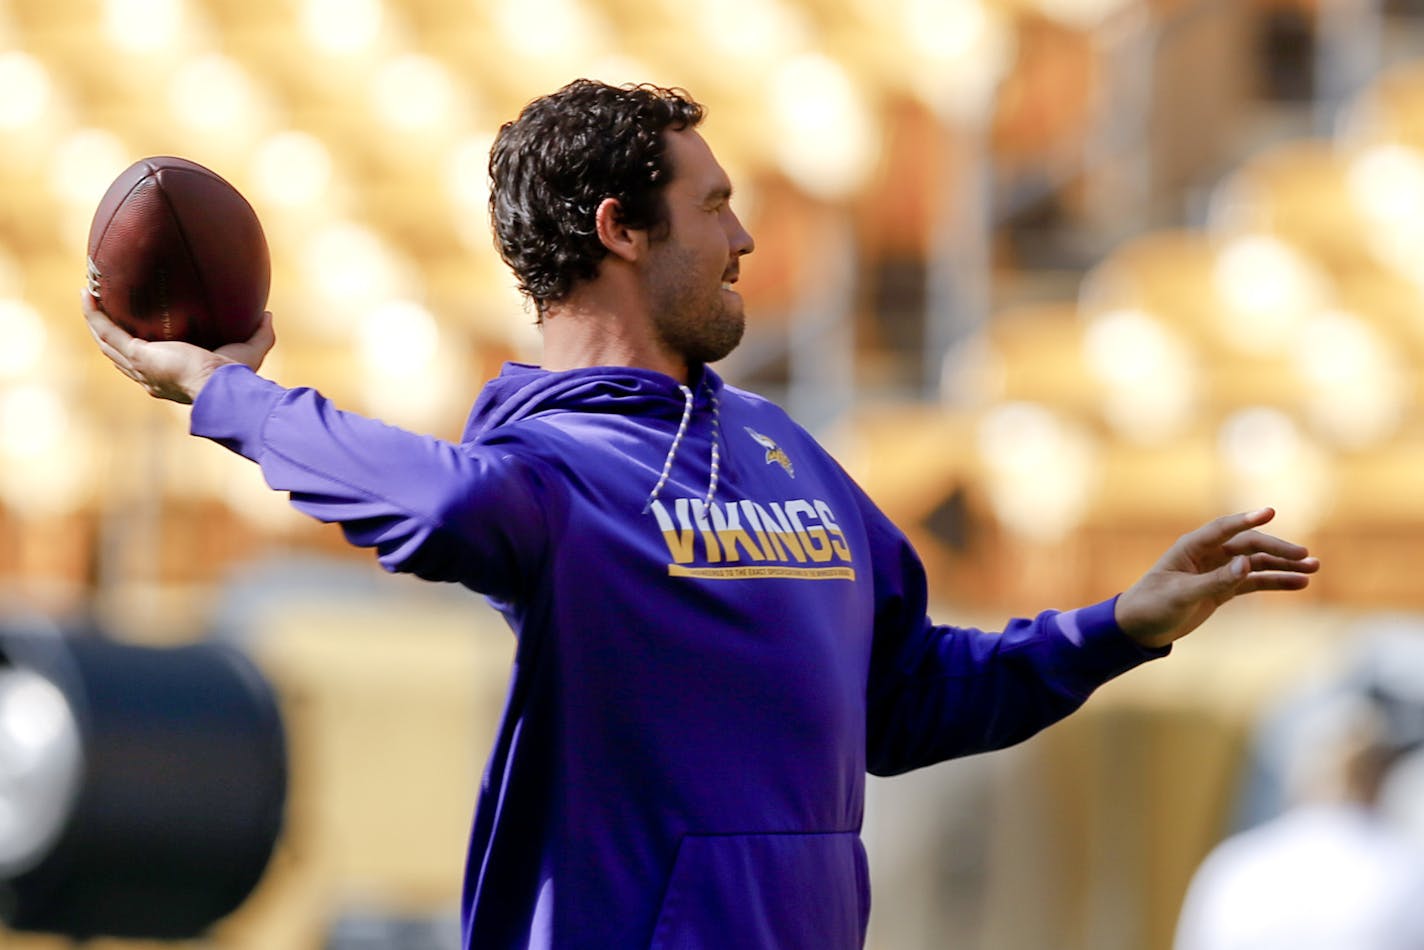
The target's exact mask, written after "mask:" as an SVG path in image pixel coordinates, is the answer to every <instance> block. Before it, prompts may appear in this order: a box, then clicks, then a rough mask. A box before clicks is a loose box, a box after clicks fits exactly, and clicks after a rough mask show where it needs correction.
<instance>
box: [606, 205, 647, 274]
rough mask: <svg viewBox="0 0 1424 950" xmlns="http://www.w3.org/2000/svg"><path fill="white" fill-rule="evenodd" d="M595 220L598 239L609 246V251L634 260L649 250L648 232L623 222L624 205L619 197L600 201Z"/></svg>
mask: <svg viewBox="0 0 1424 950" xmlns="http://www.w3.org/2000/svg"><path fill="white" fill-rule="evenodd" d="M593 222H594V228H595V229H596V230H597V231H598V240H599V241H601V242H602V243H603V246H604V247H606V248H608V253H610V254H614V255H616V256H618V257H620V258H622V259H623V260H625V261H629V262H633V261H636V260H638V259H639V258H641V257H642V256H643V253H644V252H645V251H646V250H647V247H648V232H647V231H645V230H642V229H639V228H630V227H628V225H626V224H625V223H623V205H622V204H621V203H620V202H619V201H618V199H617V198H604V199H603V200H602V201H600V202H599V203H598V210H597V211H595V212H594V214H593Z"/></svg>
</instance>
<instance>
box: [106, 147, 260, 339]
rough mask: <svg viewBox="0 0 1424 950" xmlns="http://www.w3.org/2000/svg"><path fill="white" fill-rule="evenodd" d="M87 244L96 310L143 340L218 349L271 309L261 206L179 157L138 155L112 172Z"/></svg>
mask: <svg viewBox="0 0 1424 950" xmlns="http://www.w3.org/2000/svg"><path fill="white" fill-rule="evenodd" d="M88 251H89V262H88V264H89V269H88V285H89V291H90V293H92V294H93V295H94V296H95V297H96V298H97V300H98V302H99V307H100V309H102V310H103V311H104V313H106V314H108V316H109V319H111V320H113V321H114V322H115V323H117V324H118V325H119V326H121V327H123V328H124V329H125V330H127V331H128V332H129V333H132V334H133V335H134V336H137V337H142V338H143V339H145V340H182V341H185V342H188V343H193V344H196V345H198V346H201V347H204V348H206V349H210V350H211V349H216V348H218V347H219V346H222V345H224V344H227V343H236V342H241V341H243V340H246V339H248V338H249V337H250V336H252V334H253V332H254V331H255V330H256V329H257V327H258V324H259V323H260V322H261V320H262V312H263V310H265V309H266V306H267V294H268V291H269V290H270V289H271V283H272V262H271V258H270V256H269V254H268V250H267V238H266V236H265V235H264V234H263V233H262V224H261V222H259V221H258V219H257V213H256V212H255V211H253V210H252V206H251V205H250V204H248V202H247V199H246V198H244V197H243V196H242V194H241V193H240V192H238V190H237V189H236V188H234V187H233V186H232V185H231V184H229V183H228V182H227V181H226V180H225V179H223V178H222V177H221V176H220V175H218V174H217V173H216V172H214V171H212V170H211V169H208V168H205V167H203V166H202V165H199V164H198V163H196V162H191V161H188V160H187V159H184V158H174V157H171V156H156V157H153V158H145V159H141V160H139V161H137V162H135V163H134V164H132V165H130V166H129V167H128V168H127V169H125V170H124V172H123V173H122V174H120V175H119V177H118V178H116V179H114V183H113V184H111V185H110V186H109V189H108V191H106V192H105V193H104V197H103V198H102V199H100V201H99V207H98V209H97V210H96V211H95V212H94V220H93V223H92V224H91V225H90V227H89V247H88Z"/></svg>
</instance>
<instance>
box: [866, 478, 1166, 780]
mask: <svg viewBox="0 0 1424 950" xmlns="http://www.w3.org/2000/svg"><path fill="white" fill-rule="evenodd" d="M865 505H866V507H867V508H868V509H869V510H867V516H866V517H867V522H866V523H867V527H868V531H869V533H870V537H871V544H872V555H873V557H872V560H873V565H874V583H875V639H874V644H873V646H872V650H871V661H870V678H869V684H868V692H867V706H868V713H867V716H868V721H867V733H866V743H867V748H866V762H867V768H868V769H869V771H870V772H872V773H874V774H876V775H894V774H898V773H900V772H906V771H909V770H910V769H915V768H919V767H921V766H924V765H930V764H933V763H935V762H940V761H943V760H944V759H949V758H954V757H956V756H962V755H970V754H973V753H976V752H986V751H989V750H991V749H999V748H1003V747H1005V746H1009V745H1013V744H1014V743H1016V742H1020V741H1022V740H1024V739H1027V738H1028V737H1029V736H1032V735H1033V734H1035V733H1036V732H1038V731H1039V730H1041V729H1043V728H1044V727H1046V726H1049V725H1051V724H1052V723H1054V722H1057V721H1058V720H1059V719H1062V718H1063V717H1064V716H1066V715H1068V714H1069V713H1071V712H1072V711H1074V710H1075V709H1077V708H1078V707H1079V706H1081V705H1082V704H1083V703H1084V701H1086V700H1087V698H1088V696H1089V695H1090V694H1091V693H1092V692H1093V690H1094V689H1096V688H1097V687H1098V686H1100V685H1102V684H1103V683H1105V682H1107V681H1108V680H1110V679H1112V678H1113V677H1115V676H1117V675H1118V674H1119V673H1123V672H1125V671H1126V670H1128V669H1131V668H1132V667H1134V666H1137V665H1139V664H1141V663H1143V662H1145V661H1147V660H1150V659H1153V658H1155V657H1158V656H1163V655H1165V654H1166V653H1167V652H1169V650H1170V648H1164V649H1161V650H1150V649H1146V648H1143V647H1140V646H1138V645H1137V644H1136V643H1134V642H1133V641H1132V640H1130V639H1129V638H1128V637H1127V636H1126V635H1125V634H1123V633H1122V631H1121V630H1119V629H1118V626H1117V623H1116V622H1115V621H1114V619H1113V606H1114V604H1115V602H1116V598H1114V599H1113V600H1108V601H1104V602H1103V603H1099V604H1094V605H1093V606H1090V607H1084V608H1081V609H1079V610H1072V611H1067V612H1059V611H1045V612H1044V613H1041V614H1039V615H1038V616H1037V617H1035V618H1033V619H1032V620H1013V621H1011V622H1010V623H1009V625H1008V626H1007V627H1006V628H1005V629H1004V631H1003V632H1002V633H988V632H984V631H981V630H975V629H972V628H961V627H951V626H937V625H935V624H933V623H932V622H931V621H930V619H929V617H928V616H927V603H928V589H927V585H926V579H925V570H924V566H923V564H922V563H921V561H920V559H919V556H918V555H917V554H916V553H915V551H914V550H913V548H912V547H911V545H910V543H909V541H908V539H906V538H905V536H904V535H903V534H902V533H901V532H900V531H899V530H898V529H897V528H895V527H894V525H892V524H891V523H890V522H889V520H888V519H886V518H885V516H884V515H883V514H881V513H880V512H879V511H878V510H875V509H874V508H873V506H871V505H870V503H869V502H868V501H866V502H865Z"/></svg>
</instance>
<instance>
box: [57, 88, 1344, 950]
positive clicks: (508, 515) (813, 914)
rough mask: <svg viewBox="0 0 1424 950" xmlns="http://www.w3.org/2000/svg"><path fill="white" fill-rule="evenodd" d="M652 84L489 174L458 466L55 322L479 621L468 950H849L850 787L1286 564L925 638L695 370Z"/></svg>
mask: <svg viewBox="0 0 1424 950" xmlns="http://www.w3.org/2000/svg"><path fill="white" fill-rule="evenodd" d="M701 118H702V109H701V107H700V106H698V105H697V104H696V103H694V102H692V101H691V100H690V99H688V98H687V97H686V96H685V95H684V94H682V93H680V92H678V91H674V90H667V89H659V88H655V87H648V86H643V87H636V88H634V87H625V88H621V89H619V88H614V87H610V86H606V85H603V84H600V83H593V82H586V81H579V82H575V83H573V84H571V85H569V86H567V87H565V88H564V89H562V90H560V91H558V92H557V93H554V94H552V95H550V96H546V97H544V98H541V99H538V100H536V101H534V102H532V103H530V104H529V105H528V106H527V107H526V108H525V109H524V111H523V112H522V113H521V114H520V116H519V118H518V119H517V120H516V121H514V122H512V123H509V124H507V125H506V126H505V127H504V128H503V129H502V130H501V132H500V134H499V137H498V138H497V140H496V142H495V145H494V148H493V151H492V155H491V160H490V171H491V177H492V193H491V199H490V205H491V211H492V215H493V218H494V227H495V234H496V239H497V243H498V245H499V248H500V251H501V253H502V255H503V256H504V258H505V260H506V261H507V262H508V263H509V264H510V266H511V267H512V268H513V270H514V272H515V274H516V276H517V277H518V279H519V282H520V286H521V288H522V289H523V290H524V291H525V293H527V294H528V295H529V296H530V297H531V298H532V299H533V301H534V303H535V306H536V309H537V312H538V315H539V322H540V324H541V326H542V328H543V360H542V365H541V366H540V367H533V366H523V365H510V366H507V367H506V368H505V369H504V371H503V372H502V373H501V375H500V376H499V378H497V379H495V380H494V381H492V382H491V383H489V384H488V385H487V386H486V388H485V390H484V392H483V393H482V394H481V396H480V398H479V400H478V401H477V403H476V405H475V408H474V411H473V413H472V416H471V419H470V424H469V426H468V429H467V431H466V436H465V439H464V440H463V441H462V443H461V444H459V445H454V444H449V443H446V442H441V441H438V440H435V439H431V438H427V437H422V436H417V435H414V434H410V433H406V432H403V431H400V430H397V429H392V428H389V427H386V426H383V425H381V424H379V423H377V422H374V421H371V420H368V419H365V418H362V417H360V416H356V415H352V414H349V413H344V412H339V411H338V410H336V409H334V408H332V407H331V406H330V405H329V404H328V403H327V402H326V400H324V399H323V398H322V397H321V396H320V395H319V394H317V393H315V392H312V391H310V390H305V389H294V390H288V389H284V388H282V387H280V386H277V385H275V384H273V383H271V382H269V381H266V380H264V379H262V378H261V377H259V376H257V375H256V374H255V372H254V371H255V369H256V368H257V367H258V366H259V365H260V363H261V361H262V358H263V356H264V355H265V353H266V352H267V351H268V349H270V347H271V346H272V345H273V339H274V338H273V332H272V328H271V323H270V318H269V319H268V320H267V321H266V322H264V323H263V325H262V327H261V329H260V330H259V331H258V332H257V333H256V335H254V337H253V338H252V339H251V340H250V341H248V342H246V343H243V344H238V345H235V346H228V347H224V348H222V349H221V350H219V351H217V352H216V353H209V352H206V351H203V350H199V349H196V348H194V347H191V346H187V345H185V344H172V343H144V342H142V341H138V340H135V339H133V338H131V337H129V336H128V335H127V334H125V333H123V332H122V331H120V330H119V329H118V328H117V327H115V326H114V325H113V324H112V323H111V322H109V321H108V320H107V319H106V318H105V317H104V316H103V314H102V313H101V312H99V310H98V309H97V308H96V306H95V305H94V303H93V301H89V300H87V299H86V302H85V305H84V306H85V310H86V315H87V318H88V320H89V321H90V325H91V327H92V329H93V331H94V334H95V336H96V338H97V339H98V341H99V344H100V346H101V348H102V350H103V352H104V353H105V354H106V355H107V356H108V357H109V358H110V359H111V360H112V361H113V362H114V363H115V364H116V365H117V366H118V367H119V369H120V370H121V371H123V372H124V373H126V374H127V375H128V376H130V377H132V378H133V379H134V380H136V381H137V382H139V383H140V384H142V385H143V386H144V387H145V388H146V389H147V390H148V391H149V392H150V393H152V394H153V395H156V396H159V397H161V398H165V399H172V400H175V401H178V402H192V403H193V411H192V432H193V433H194V434H196V435H200V436H205V437H207V438H210V439H214V440H216V441H218V442H220V443H222V444H224V445H226V446H228V447H229V448H231V449H232V450H234V451H237V452H239V453H241V454H243V455H244V456H246V457H248V458H250V459H252V460H254V461H256V462H258V463H259V464H260V465H261V466H262V470H263V474H264V475H265V477H266V478H267V480H268V483H269V484H270V485H271V486H272V487H273V488H275V489H279V490H284V491H288V492H290V493H291V499H292V503H293V504H294V505H296V506H297V507H298V508H299V509H301V510H302V511H305V512H307V513H308V514H310V515H312V516H314V517H316V518H319V519H322V520H325V521H334V522H338V523H340V524H341V525H342V527H343V529H344V530H345V532H346V534H347V536H348V538H349V539H350V540H351V541H352V542H353V543H354V544H358V545H367V546H370V547H373V548H375V549H376V551H377V553H378V555H379V558H380V561H381V563H382V564H383V565H384V566H385V567H386V568H387V569H389V570H394V571H409V572H412V573H415V574H418V575H420V576H422V577H426V578H429V579H433V580H448V581H456V582H459V583H462V584H464V585H466V586H468V587H470V588H471V589H473V590H475V591H478V592H481V593H483V594H485V595H486V596H488V597H489V598H490V600H491V601H492V602H493V603H494V604H495V605H496V606H497V607H498V608H499V609H500V610H501V611H503V613H504V614H505V616H506V617H507V618H508V620H509V623H510V625H511V627H512V628H513V629H514V631H515V633H516V634H517V636H518V645H517V650H516V655H515V663H514V672H513V677H512V682H511V686H510V692H509V698H508V705H507V708H506V712H505V716H504V721H503V722H502V724H501V728H500V731H499V734H498V737H497V739H496V743H495V748H494V750H493V754H492V757H491V759H490V762H489V766H488V770H487V772H486V775H485V780H484V783H483V787H482V790H481V794H480V800H479V804H478V808H477V811H476V815H475V820H474V829H473V832H472V837H471V843H470V851H469V858H468V864H467V874H466V887H465V899H464V925H465V940H466V945H467V946H469V947H500V948H503V947H600V948H602V947H640V948H641V947H650V946H652V947H717V948H732V947H735V948H761V947H766V948H772V947H775V948H793V950H794V948H802V950H836V948H853V947H858V946H860V945H861V944H862V943H863V941H864V934H865V927H866V923H867V920H868V915H869V893H868V887H867V870H866V864H865V853H864V851H863V849H862V847H861V844H860V840H859V834H858V833H859V829H860V824H861V815H862V805H863V795H864V784H865V773H866V771H867V769H868V770H870V771H873V772H876V773H879V774H891V773H896V772H902V771H906V770H909V769H912V768H916V767H918V766H921V765H927V764H930V763H932V762H937V761H940V760H942V759H945V758H949V757H951V756H956V755H964V754H968V753H972V752H979V751H983V750H987V749H993V748H998V747H1001V746H1005V745H1008V744H1010V743H1014V742H1017V741H1019V740H1021V739H1024V738H1025V737H1027V736H1029V735H1031V734H1033V733H1034V732H1036V731H1037V730H1039V729H1041V728H1042V727H1044V726H1045V725H1047V724H1049V723H1051V722H1053V721H1055V720H1057V719H1059V718H1061V717H1062V716H1064V715H1066V714H1067V713H1068V712H1070V711H1071V710H1073V709H1075V708H1077V706H1079V705H1080V704H1081V703H1082V702H1083V701H1084V700H1085V699H1086V698H1087V696H1088V694H1089V693H1090V692H1091V691H1092V690H1093V689H1094V688H1095V687H1096V686H1098V685H1099V684H1101V683H1102V682H1104V681H1106V680H1107V679H1109V678H1111V677H1112V676H1115V675H1116V674H1118V673H1120V672H1122V671H1124V670H1126V669H1128V668H1129V667H1132V666H1134V665H1136V664H1138V663H1141V662H1143V661H1144V660H1146V659H1148V658H1151V657H1154V656H1158V655H1161V654H1162V653H1165V652H1166V648H1167V645H1168V644H1170V643H1171V642H1172V641H1173V640H1175V639H1176V638H1178V637H1180V636H1182V635H1183V634H1185V633H1187V632H1188V631H1189V630H1191V629H1192V628H1194V627H1195V626H1197V625H1198V624H1199V623H1201V622H1202V621H1203V620H1205V619H1206V618H1207V617H1208V616H1209V615H1210V614H1211V613H1212V611H1214V610H1215V609H1216V607H1217V606H1219V605H1220V604H1222V603H1224V602H1225V601H1227V600H1229V599H1231V598H1232V597H1233V596H1236V595H1237V594H1242V593H1246V592H1250V591H1257V590H1296V589H1300V588H1302V587H1304V586H1305V585H1306V582H1307V576H1306V575H1308V574H1309V573H1311V572H1313V571H1314V570H1316V568H1317V567H1318V562H1317V561H1316V560H1315V559H1314V558H1309V557H1307V556H1306V551H1305V549H1304V548H1302V547H1300V546H1298V545H1295V544H1290V543H1287V542H1285V541H1281V540H1279V539H1276V538H1273V537H1270V536H1268V535H1265V534H1263V533H1260V532H1258V531H1256V530H1255V529H1256V528H1257V527H1259V526H1260V525H1262V524H1264V523H1265V522H1266V521H1268V520H1269V519H1270V518H1271V512H1270V511H1269V509H1266V510H1262V511H1257V512H1253V513H1250V514H1243V515H1234V516H1230V517H1227V518H1222V519H1220V520H1218V521H1216V522H1213V523H1212V524H1210V525H1207V526H1206V527H1204V528H1202V529H1199V530H1198V531H1196V532H1194V533H1192V534H1189V535H1187V536H1185V537H1184V538H1183V539H1181V540H1180V541H1179V542H1178V543H1177V544H1176V545H1175V546H1173V548H1172V549H1171V550H1170V551H1169V552H1168V553H1167V554H1166V556H1165V557H1164V558H1163V559H1162V561H1160V562H1159V563H1158V565H1157V566H1156V567H1154V568H1153V569H1152V570H1151V571H1149V572H1148V573H1147V575H1145V576H1144V577H1143V578H1142V579H1141V580H1140V581H1138V583H1137V584H1135V585H1134V586H1133V587H1132V588H1131V589H1129V590H1128V591H1127V592H1126V593H1124V594H1122V595H1121V596H1119V597H1117V598H1114V599H1113V600H1111V601H1107V602H1105V603H1102V604H1097V605H1094V606H1091V607H1087V608H1084V609H1081V610H1077V611H1072V612H1067V613H1057V612H1046V613H1044V614H1041V615H1040V616H1039V617H1038V618H1037V619H1035V620H1031V621H1027V620H1022V621H1014V622H1013V623H1012V624H1011V625H1010V626H1009V628H1008V629H1007V630H1006V631H1004V632H1003V633H1002V634H993V635H990V634H985V633H981V632H979V631H976V630H961V629H955V628H950V627H935V626H932V625H931V623H930V621H929V619H928V618H927V617H926V615H925V611H926V600H927V591H926V581H925V575H924V571H923V570H922V568H921V566H920V563H919V560H918V558H917V557H916V556H915V554H914V552H913V550H911V548H910V545H909V544H908V543H907V542H906V540H905V538H904V536H903V535H902V534H901V533H900V532H899V531H898V530H897V529H896V528H895V527H894V526H893V525H892V524H890V522H889V521H887V520H886V519H885V517H884V516H883V515H882V514H881V513H880V512H879V511H877V510H876V508H875V506H874V505H873V504H872V503H871V502H870V501H869V500H868V499H867V498H866V497H865V496H864V495H863V494H862V493H861V491H860V490H859V489H858V488H857V486H856V485H855V484H854V483H853V482H852V481H851V480H850V478H848V477H847V476H846V475H845V473H844V472H843V471H842V470H841V469H840V468H839V466H837V464H836V463H835V462H834V461H833V460H832V459H831V458H830V457H829V456H828V455H827V454H826V453H825V452H824V450H822V449H821V448H820V446H818V445H817V444H816V442H815V441H814V440H812V438H811V437H810V436H809V435H808V434H807V433H806V432H804V431H803V430H801V429H800V428H799V427H797V426H796V425H795V424H794V423H793V422H792V421H791V420H790V419H789V418H788V417H787V416H786V415H785V414H784V413H783V412H782V411H781V410H779V409H778V408H777V407H775V406H773V405H771V404H770V403H768V402H767V401H766V400H763V399H761V398H758V397H756V396H754V395H751V394H749V393H746V392H742V391H740V390H737V389H735V388H732V387H730V386H726V385H725V384H724V383H723V382H722V380H721V379H720V378H718V376H717V375H716V374H715V373H714V372H713V371H712V370H711V369H710V368H708V366H707V364H708V363H711V362H714V361H716V360H718V359H720V358H722V357H723V356H726V355H727V354H728V353H729V352H731V350H732V349H733V348H734V347H735V346H736V345H737V343H738V341H739V340H740V338H741V335H742V329H743V323H744V317H743V313H742V301H741V298H740V297H739V296H738V294H737V293H736V291H735V290H734V289H733V288H734V285H735V283H736V281H737V278H738V274H739V270H740V264H741V259H742V258H743V257H744V256H745V255H747V254H749V253H751V251H752V248H753V243H752V239H751V236H750V235H749V234H748V233H747V232H746V230H745V229H744V228H743V227H742V225H741V222H740V221H738V219H737V216H736V215H735V214H734V213H733V211H732V208H731V203H730V200H731V195H732V185H731V182H730V181H729V180H728V178H727V175H726V173H725V172H724V171H723V170H722V168H721V167H720V166H719V165H718V164H717V161H716V159H715V158H714V157H713V154H712V152H711V150H710V149H709V148H708V146H707V143H706V142H705V141H704V140H703V139H702V137H701V136H700V135H699V134H698V132H697V125H698V123H699V122H700V120H701Z"/></svg>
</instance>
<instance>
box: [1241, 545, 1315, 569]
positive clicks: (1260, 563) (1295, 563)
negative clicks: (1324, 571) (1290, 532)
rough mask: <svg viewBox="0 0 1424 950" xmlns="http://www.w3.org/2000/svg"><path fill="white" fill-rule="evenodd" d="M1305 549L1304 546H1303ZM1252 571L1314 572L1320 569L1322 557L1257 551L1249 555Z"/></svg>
mask: <svg viewBox="0 0 1424 950" xmlns="http://www.w3.org/2000/svg"><path fill="white" fill-rule="evenodd" d="M1301 550H1302V551H1304V550H1305V549H1304V548H1301ZM1248 559H1249V561H1250V565H1251V572H1252V573H1256V572H1260V571H1284V572H1288V573H1292V574H1314V573H1315V572H1316V571H1318V570H1320V558H1317V557H1306V556H1304V555H1301V556H1300V557H1289V556H1288V557H1279V556H1277V555H1275V554H1268V553H1265V552H1257V553H1255V554H1251V555H1250V556H1249V558H1248Z"/></svg>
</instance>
